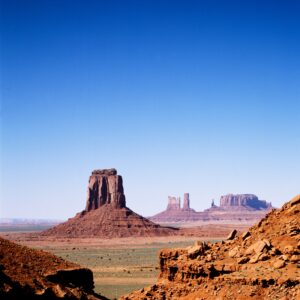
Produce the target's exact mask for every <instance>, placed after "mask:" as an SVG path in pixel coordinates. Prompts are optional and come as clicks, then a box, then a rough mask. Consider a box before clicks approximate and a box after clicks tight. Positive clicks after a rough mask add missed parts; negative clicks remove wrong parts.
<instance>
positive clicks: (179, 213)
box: [149, 193, 197, 223]
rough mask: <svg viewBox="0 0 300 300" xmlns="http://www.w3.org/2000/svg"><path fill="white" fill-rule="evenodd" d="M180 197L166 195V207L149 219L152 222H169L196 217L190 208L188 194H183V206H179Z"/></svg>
mask: <svg viewBox="0 0 300 300" xmlns="http://www.w3.org/2000/svg"><path fill="white" fill-rule="evenodd" d="M180 200H181V199H180V197H177V198H176V197H170V196H169V197H168V205H167V209H166V210H165V211H163V212H161V213H159V214H156V215H154V216H152V217H150V218H149V219H150V220H151V221H153V222H161V223H164V222H165V223H169V222H181V221H188V220H191V219H193V218H194V217H197V213H196V212H195V210H193V209H192V208H190V195H189V193H185V194H184V196H183V207H181V201H180Z"/></svg>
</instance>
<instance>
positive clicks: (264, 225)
mask: <svg viewBox="0 0 300 300" xmlns="http://www.w3.org/2000/svg"><path fill="white" fill-rule="evenodd" d="M159 259H160V275H159V278H158V281H157V283H156V284H155V285H153V286H151V287H148V288H144V289H142V290H140V291H136V292H133V293H131V294H130V295H127V296H124V297H123V298H122V299H160V300H162V299H211V300H212V299H240V300H242V299H243V300H244V299H300V274H299V266H300V195H298V196H297V197H295V198H294V199H292V200H291V201H290V202H288V203H286V204H285V205H284V206H283V207H282V208H281V209H279V210H273V211H271V212H270V213H268V215H267V216H266V217H265V218H263V219H262V220H261V221H260V222H259V223H258V224H257V225H255V226H253V227H252V228H250V229H249V230H248V231H246V232H244V233H243V234H240V235H238V234H237V232H236V231H234V232H232V233H231V234H230V235H229V236H228V239H227V240H225V241H220V242H217V243H210V242H203V241H199V242H196V243H195V244H194V245H193V246H190V247H188V248H184V249H172V250H162V251H161V252H160V255H159Z"/></svg>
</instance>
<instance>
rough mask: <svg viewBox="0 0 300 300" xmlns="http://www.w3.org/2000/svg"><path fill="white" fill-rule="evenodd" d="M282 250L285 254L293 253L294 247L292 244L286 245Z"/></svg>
mask: <svg viewBox="0 0 300 300" xmlns="http://www.w3.org/2000/svg"><path fill="white" fill-rule="evenodd" d="M283 252H284V253H286V254H294V253H295V252H296V249H295V248H294V247H293V246H292V245H287V246H285V247H284V251H283Z"/></svg>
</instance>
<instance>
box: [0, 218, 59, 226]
mask: <svg viewBox="0 0 300 300" xmlns="http://www.w3.org/2000/svg"><path fill="white" fill-rule="evenodd" d="M61 222H63V220H57V219H27V218H0V225H1V226H5V225H41V224H47V225H48V224H49V225H51V224H53V225H55V224H59V223H61Z"/></svg>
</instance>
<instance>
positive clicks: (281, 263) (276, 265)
mask: <svg viewBox="0 0 300 300" xmlns="http://www.w3.org/2000/svg"><path fill="white" fill-rule="evenodd" d="M284 266H285V262H284V260H281V259H278V260H277V261H275V262H274V264H273V267H274V268H275V269H281V268H283V267H284Z"/></svg>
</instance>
